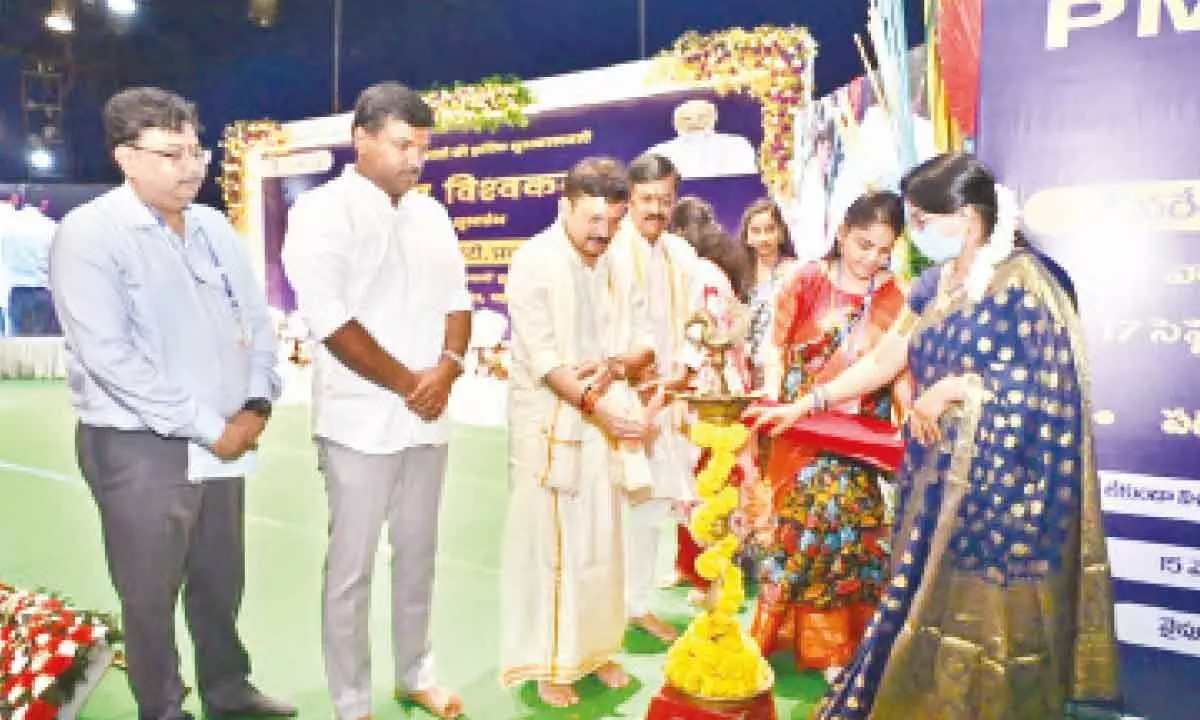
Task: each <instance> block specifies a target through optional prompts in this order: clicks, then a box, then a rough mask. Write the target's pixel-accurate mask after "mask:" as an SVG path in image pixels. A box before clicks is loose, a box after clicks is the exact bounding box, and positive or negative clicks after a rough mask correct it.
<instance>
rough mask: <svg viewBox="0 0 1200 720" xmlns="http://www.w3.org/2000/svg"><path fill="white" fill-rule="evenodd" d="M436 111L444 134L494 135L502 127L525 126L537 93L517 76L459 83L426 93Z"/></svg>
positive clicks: (437, 119) (428, 100)
mask: <svg viewBox="0 0 1200 720" xmlns="http://www.w3.org/2000/svg"><path fill="white" fill-rule="evenodd" d="M424 97H425V102H427V103H429V105H430V106H431V107H432V108H433V111H434V115H435V118H436V123H437V129H438V131H440V132H494V131H496V130H499V129H500V128H502V127H525V126H526V125H528V124H529V117H528V116H527V115H526V114H525V109H526V108H528V107H529V106H530V105H532V104H533V93H532V92H531V91H530V90H529V88H528V86H526V85H525V83H524V82H522V81H521V80H519V79H517V78H515V77H505V76H494V77H488V78H484V79H483V80H480V81H479V82H478V83H475V84H473V85H463V84H459V83H455V84H454V85H453V86H451V87H446V88H442V87H435V88H433V89H432V90H429V91H428V92H426V93H425V94H424Z"/></svg>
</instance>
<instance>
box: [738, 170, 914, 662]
mask: <svg viewBox="0 0 1200 720" xmlns="http://www.w3.org/2000/svg"><path fill="white" fill-rule="evenodd" d="M903 226H904V210H903V205H902V203H901V200H900V198H899V196H897V195H895V194H893V193H888V192H875V193H868V194H866V195H863V196H862V197H860V198H858V199H857V200H856V201H855V202H854V203H853V204H851V206H850V208H849V209H848V210H847V212H846V219H845V221H844V222H843V224H842V226H841V228H840V229H839V231H838V237H837V243H836V244H835V246H834V249H833V250H832V251H831V253H830V256H829V257H827V258H825V259H824V260H821V261H818V262H812V263H809V264H808V265H806V266H804V267H802V268H801V269H800V270H799V271H798V272H797V273H796V274H795V276H794V277H793V278H792V280H791V281H790V283H789V284H788V285H787V286H786V287H785V288H784V290H783V291H782V292H781V294H780V295H779V298H778V301H777V305H776V312H775V327H774V334H775V346H776V347H778V348H780V350H781V351H782V353H783V357H782V363H781V367H783V368H785V372H784V377H783V387H782V389H781V392H780V394H779V397H780V398H781V399H782V400H784V401H785V402H790V401H791V400H792V399H793V398H795V397H798V396H800V395H803V394H804V393H806V392H807V391H808V390H809V388H811V387H812V386H814V385H817V384H821V383H824V382H828V381H829V380H830V379H831V378H833V377H835V376H836V375H837V374H838V373H840V372H841V371H842V370H844V369H845V368H846V367H848V366H849V365H851V364H852V363H853V362H854V360H855V359H856V358H857V357H859V356H860V355H862V354H863V353H864V352H865V351H866V350H868V349H869V348H870V347H871V346H872V345H873V344H874V343H876V342H877V341H878V340H879V339H880V338H882V337H883V336H884V334H885V333H886V332H887V330H888V328H889V327H890V326H891V325H892V322H893V321H894V320H895V319H896V318H897V316H898V315H899V314H900V312H901V310H902V309H903V308H904V304H905V298H904V292H903V291H902V290H901V288H900V286H899V285H898V283H897V280H896V279H895V278H894V277H893V276H892V275H891V273H889V272H888V270H887V266H888V263H889V259H890V257H891V251H892V247H893V245H894V244H895V242H896V238H897V236H898V235H899V234H900V232H901V231H902V229H903ZM907 386H908V382H907V378H906V377H904V376H902V377H901V378H900V379H899V380H898V381H897V382H895V383H893V384H892V385H889V386H887V387H885V388H883V389H881V390H880V391H878V392H875V393H872V394H870V395H866V396H863V397H861V398H856V399H854V400H852V401H850V402H847V403H845V404H843V405H840V406H838V407H835V408H831V409H834V410H838V411H841V412H844V413H850V414H860V415H864V416H869V417H874V418H879V419H884V420H889V421H891V420H893V412H895V411H897V410H900V409H902V408H903V406H904V405H905V404H906V403H907V394H908V393H907V392H906V391H905V388H906V387H907ZM897 401H898V402H897ZM883 475H884V473H883V472H881V471H880V470H878V469H876V468H874V467H871V466H870V465H867V464H865V463H862V462H859V461H856V460H851V459H849V458H844V457H839V456H836V455H832V454H829V453H825V452H822V451H821V449H820V448H817V447H812V446H808V445H801V444H797V443H794V442H791V441H789V440H788V439H786V437H780V438H778V439H776V440H775V441H774V443H773V445H772V448H771V451H770V455H769V459H768V462H767V470H766V485H767V486H768V487H769V488H770V492H771V499H770V507H769V509H768V511H769V517H768V518H766V522H765V523H764V522H763V519H761V518H760V519H759V521H758V522H757V523H755V524H756V525H757V526H759V527H765V528H766V529H765V531H762V532H760V544H761V545H762V546H763V548H762V549H763V551H764V552H763V556H762V562H761V570H760V577H761V580H762V583H761V587H760V591H759V597H758V604H757V607H756V609H755V615H754V624H753V628H752V630H751V633H752V635H753V636H754V638H755V640H756V641H757V642H758V643H759V646H760V647H761V648H762V651H763V653H764V654H766V655H770V653H772V652H773V651H775V650H778V649H781V648H782V647H783V644H784V640H785V638H787V637H788V636H790V638H791V644H792V648H793V650H794V652H795V655H796V663H797V665H798V666H799V667H803V668H808V669H814V670H823V671H825V675H826V677H830V676H833V675H836V674H837V673H838V672H839V671H840V670H841V668H842V667H844V666H845V665H846V664H847V663H848V662H849V661H850V659H851V657H852V656H853V653H854V650H855V647H856V646H857V644H858V639H859V637H860V636H861V634H862V630H863V628H864V626H865V625H866V622H867V621H868V620H869V619H870V617H871V614H872V613H873V612H874V609H875V605H876V604H877V603H878V601H879V594H880V590H881V588H882V587H884V586H885V584H886V577H885V572H886V561H887V540H886V537H887V535H886V532H885V529H884V525H885V503H884V498H883V494H882V492H881V485H880V483H881V480H882V479H883V477H881V476H883Z"/></svg>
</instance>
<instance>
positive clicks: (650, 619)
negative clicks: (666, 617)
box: [631, 613, 679, 645]
mask: <svg viewBox="0 0 1200 720" xmlns="http://www.w3.org/2000/svg"><path fill="white" fill-rule="evenodd" d="M631 622H632V623H633V625H634V626H635V627H639V628H641V629H643V630H645V631H646V632H648V633H650V634H651V635H653V636H654V637H656V638H658V639H659V640H662V641H663V642H664V643H667V644H668V645H669V644H671V643H673V642H675V641H676V640H677V639H679V631H678V630H676V629H675V627H674V626H673V625H670V624H668V623H666V622H665V621H663V620H660V619H659V618H658V617H657V616H655V615H654V613H646V614H645V615H642V616H641V617H635V618H634V619H633V620H632V621H631Z"/></svg>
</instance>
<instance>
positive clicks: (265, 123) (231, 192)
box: [217, 120, 287, 229]
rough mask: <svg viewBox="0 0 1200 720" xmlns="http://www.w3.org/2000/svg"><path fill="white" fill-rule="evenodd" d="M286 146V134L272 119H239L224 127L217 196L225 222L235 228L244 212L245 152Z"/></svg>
mask: <svg viewBox="0 0 1200 720" xmlns="http://www.w3.org/2000/svg"><path fill="white" fill-rule="evenodd" d="M286 147H287V136H286V135H285V134H284V132H283V128H282V126H280V124H279V123H277V122H275V121H274V120H239V121H237V122H235V123H233V124H231V125H229V126H227V127H226V128H225V136H224V139H222V140H221V148H222V149H223V151H224V152H223V153H222V154H221V176H220V178H218V180H217V182H218V183H220V185H221V196H222V200H224V202H225V213H226V215H228V216H229V222H230V223H232V224H233V226H234V227H236V228H238V229H243V228H242V226H241V225H242V221H243V220H244V219H245V216H246V197H245V196H246V177H245V176H246V154H247V153H248V152H250V151H251V150H252V149H254V150H258V149H266V148H276V149H280V150H282V149H284V148H286Z"/></svg>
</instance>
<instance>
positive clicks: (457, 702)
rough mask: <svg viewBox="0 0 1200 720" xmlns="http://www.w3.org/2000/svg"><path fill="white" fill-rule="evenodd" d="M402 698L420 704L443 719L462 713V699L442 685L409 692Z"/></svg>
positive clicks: (446, 719)
mask: <svg viewBox="0 0 1200 720" xmlns="http://www.w3.org/2000/svg"><path fill="white" fill-rule="evenodd" d="M404 699H405V700H408V701H409V702H411V703H415V704H417V705H420V706H421V707H423V708H425V709H426V710H427V711H429V714H431V715H433V716H434V717H437V718H444V720H454V718H457V717H461V716H462V714H463V704H462V700H461V699H460V698H459V697H458V696H457V695H455V694H454V693H452V692H450V691H449V690H447V689H445V688H443V687H431V688H428V689H426V690H419V691H417V692H413V693H409V694H408V695H406V696H405V698H404Z"/></svg>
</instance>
